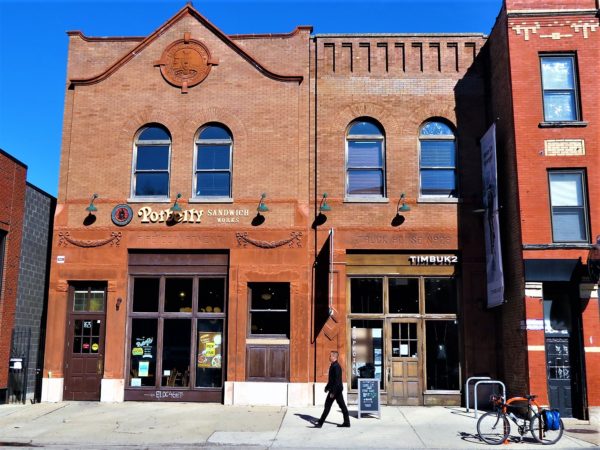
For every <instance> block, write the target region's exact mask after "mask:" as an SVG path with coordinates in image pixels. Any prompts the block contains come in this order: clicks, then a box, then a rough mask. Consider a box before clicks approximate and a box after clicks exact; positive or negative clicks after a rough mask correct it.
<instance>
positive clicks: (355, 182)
mask: <svg viewBox="0 0 600 450" xmlns="http://www.w3.org/2000/svg"><path fill="white" fill-rule="evenodd" d="M348 195H381V196H383V172H382V171H381V170H349V171H348Z"/></svg>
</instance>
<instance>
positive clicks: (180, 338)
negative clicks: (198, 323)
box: [161, 319, 192, 387]
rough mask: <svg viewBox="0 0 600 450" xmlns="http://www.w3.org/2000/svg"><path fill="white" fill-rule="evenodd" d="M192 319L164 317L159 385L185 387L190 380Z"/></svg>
mask: <svg viewBox="0 0 600 450" xmlns="http://www.w3.org/2000/svg"><path fill="white" fill-rule="evenodd" d="M191 333H192V321H191V320H189V319H165V321H164V327H163V354H162V368H163V373H162V377H161V378H162V382H161V386H170V387H187V386H189V384H190V383H189V380H190V353H191V341H190V338H191Z"/></svg>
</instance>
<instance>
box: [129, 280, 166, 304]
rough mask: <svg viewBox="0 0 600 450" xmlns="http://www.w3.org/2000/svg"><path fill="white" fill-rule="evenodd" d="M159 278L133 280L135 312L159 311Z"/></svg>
mask: <svg viewBox="0 0 600 450" xmlns="http://www.w3.org/2000/svg"><path fill="white" fill-rule="evenodd" d="M159 285H160V280H159V279H158V278H136V279H134V280H133V312H158V294H159Z"/></svg>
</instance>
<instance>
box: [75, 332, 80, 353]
mask: <svg viewBox="0 0 600 450" xmlns="http://www.w3.org/2000/svg"><path fill="white" fill-rule="evenodd" d="M73 353H81V336H75V337H74V338H73Z"/></svg>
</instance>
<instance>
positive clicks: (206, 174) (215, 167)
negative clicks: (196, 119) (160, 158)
mask: <svg viewBox="0 0 600 450" xmlns="http://www.w3.org/2000/svg"><path fill="white" fill-rule="evenodd" d="M232 148H233V139H232V137H231V133H230V132H229V130H227V128H225V127H224V126H223V125H220V124H211V125H207V126H206V127H204V128H203V129H202V130H201V131H200V133H199V134H198V138H197V139H196V165H195V176H194V184H195V188H194V195H195V197H210V198H211V199H215V198H224V199H229V198H231V196H232V195H231V166H232Z"/></svg>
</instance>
